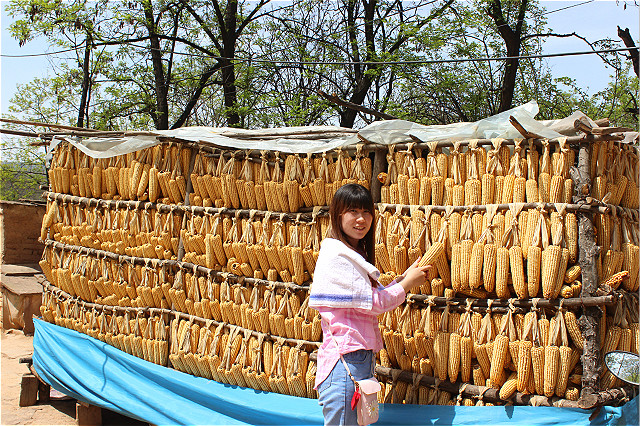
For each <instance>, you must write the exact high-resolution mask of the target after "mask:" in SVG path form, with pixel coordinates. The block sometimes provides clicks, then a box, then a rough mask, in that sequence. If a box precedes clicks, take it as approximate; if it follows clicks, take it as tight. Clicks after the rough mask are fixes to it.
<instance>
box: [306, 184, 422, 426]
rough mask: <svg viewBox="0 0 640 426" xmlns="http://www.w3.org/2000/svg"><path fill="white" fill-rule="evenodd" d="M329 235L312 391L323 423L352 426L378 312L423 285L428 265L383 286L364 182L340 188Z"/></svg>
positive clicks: (318, 295) (321, 262)
mask: <svg viewBox="0 0 640 426" xmlns="http://www.w3.org/2000/svg"><path fill="white" fill-rule="evenodd" d="M329 215H330V219H331V231H330V237H328V238H326V239H325V240H324V241H323V242H322V246H321V248H320V255H319V257H318V261H317V263H316V268H315V273H314V279H313V284H312V286H311V295H310V299H309V306H310V307H313V308H315V309H317V310H318V311H319V312H320V315H321V317H322V331H323V344H322V347H320V349H319V350H318V369H317V373H316V389H317V390H318V394H319V399H318V402H319V404H320V405H321V406H322V411H323V414H324V421H325V425H356V424H357V414H356V411H354V410H352V409H351V406H350V403H351V398H352V396H353V393H354V390H355V388H354V384H353V381H352V380H351V378H350V377H349V375H348V374H347V371H346V369H345V366H344V364H343V363H342V362H338V361H339V360H340V357H341V356H342V357H343V358H344V360H345V361H346V364H347V365H348V367H349V371H350V372H351V374H352V375H353V376H354V378H355V380H363V379H367V378H370V377H373V372H374V366H375V358H374V355H373V354H374V351H375V352H377V351H379V350H380V349H382V337H381V335H380V331H379V329H378V318H377V316H378V315H380V314H381V313H383V312H386V311H390V310H392V309H394V308H396V307H397V306H399V305H400V304H401V303H402V302H404V301H405V295H406V293H407V292H408V291H409V290H410V289H412V288H413V287H416V286H419V285H422V284H424V282H425V279H426V271H427V269H429V268H430V266H424V267H418V266H417V264H418V262H417V261H416V263H414V264H413V265H411V266H410V267H409V269H407V270H406V271H405V273H404V274H402V275H400V276H398V277H396V280H394V281H393V282H392V283H391V284H389V285H388V286H387V287H383V286H382V285H381V284H380V283H379V282H378V281H377V280H378V277H379V276H380V272H379V271H378V270H377V269H376V267H375V266H374V264H375V242H374V235H373V234H374V226H373V222H374V218H375V214H374V206H373V199H372V197H371V193H370V192H369V191H368V190H367V189H366V188H365V187H363V186H361V185H357V184H348V185H344V186H342V187H341V188H340V189H338V190H337V191H336V193H335V195H334V197H333V200H332V202H331V206H330V208H329Z"/></svg>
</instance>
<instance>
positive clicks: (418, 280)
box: [396, 259, 432, 293]
mask: <svg viewBox="0 0 640 426" xmlns="http://www.w3.org/2000/svg"><path fill="white" fill-rule="evenodd" d="M419 262H420V259H418V260H416V261H415V262H413V265H411V266H409V268H407V270H406V271H404V274H402V275H400V276H399V277H396V282H398V283H400V285H401V286H402V288H404V291H405V293H408V292H409V290H411V289H412V288H414V287H417V286H420V285H422V284H424V283H425V282H426V279H427V271H428V270H429V269H431V268H432V266H431V265H426V266H418V263H419Z"/></svg>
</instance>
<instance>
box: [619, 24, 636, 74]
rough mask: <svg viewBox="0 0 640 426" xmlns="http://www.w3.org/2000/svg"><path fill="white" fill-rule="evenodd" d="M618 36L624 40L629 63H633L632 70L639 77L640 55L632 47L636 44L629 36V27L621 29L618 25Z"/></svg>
mask: <svg viewBox="0 0 640 426" xmlns="http://www.w3.org/2000/svg"><path fill="white" fill-rule="evenodd" d="M618 37H620V38H621V39H622V41H623V42H624V45H625V46H627V47H628V48H629V56H631V63H633V71H634V72H635V73H636V76H638V77H640V63H639V62H640V60H639V56H640V55H639V54H638V50H637V49H634V48H635V47H636V44H635V43H634V42H633V37H631V33H630V32H629V28H625V29H624V30H623V29H621V28H620V27H618Z"/></svg>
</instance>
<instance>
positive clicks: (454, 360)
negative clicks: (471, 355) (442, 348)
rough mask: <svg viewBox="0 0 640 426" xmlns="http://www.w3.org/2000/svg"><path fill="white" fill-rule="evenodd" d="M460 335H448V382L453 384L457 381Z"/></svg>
mask: <svg viewBox="0 0 640 426" xmlns="http://www.w3.org/2000/svg"><path fill="white" fill-rule="evenodd" d="M460 339H461V337H460V335H459V334H458V333H451V334H450V335H449V357H448V361H449V368H448V372H449V381H450V382H451V383H454V382H455V381H456V380H458V373H459V371H460V359H461V356H460Z"/></svg>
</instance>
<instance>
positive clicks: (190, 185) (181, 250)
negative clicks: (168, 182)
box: [176, 147, 198, 261]
mask: <svg viewBox="0 0 640 426" xmlns="http://www.w3.org/2000/svg"><path fill="white" fill-rule="evenodd" d="M183 149H186V148H183ZM191 150H192V152H191V159H190V161H189V172H188V173H187V177H186V183H187V185H186V190H185V191H184V205H185V206H188V205H189V194H190V193H191V191H192V190H193V183H192V182H191V172H192V171H193V165H194V164H195V163H196V155H198V151H197V150H196V149H195V147H194V148H191ZM178 158H180V156H179V155H178ZM178 161H180V160H178ZM186 227H187V214H186V213H185V214H184V215H183V216H182V228H180V230H182V229H185V228H186ZM176 256H177V257H178V261H180V260H182V258H183V257H184V241H182V232H180V235H178V253H176Z"/></svg>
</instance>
